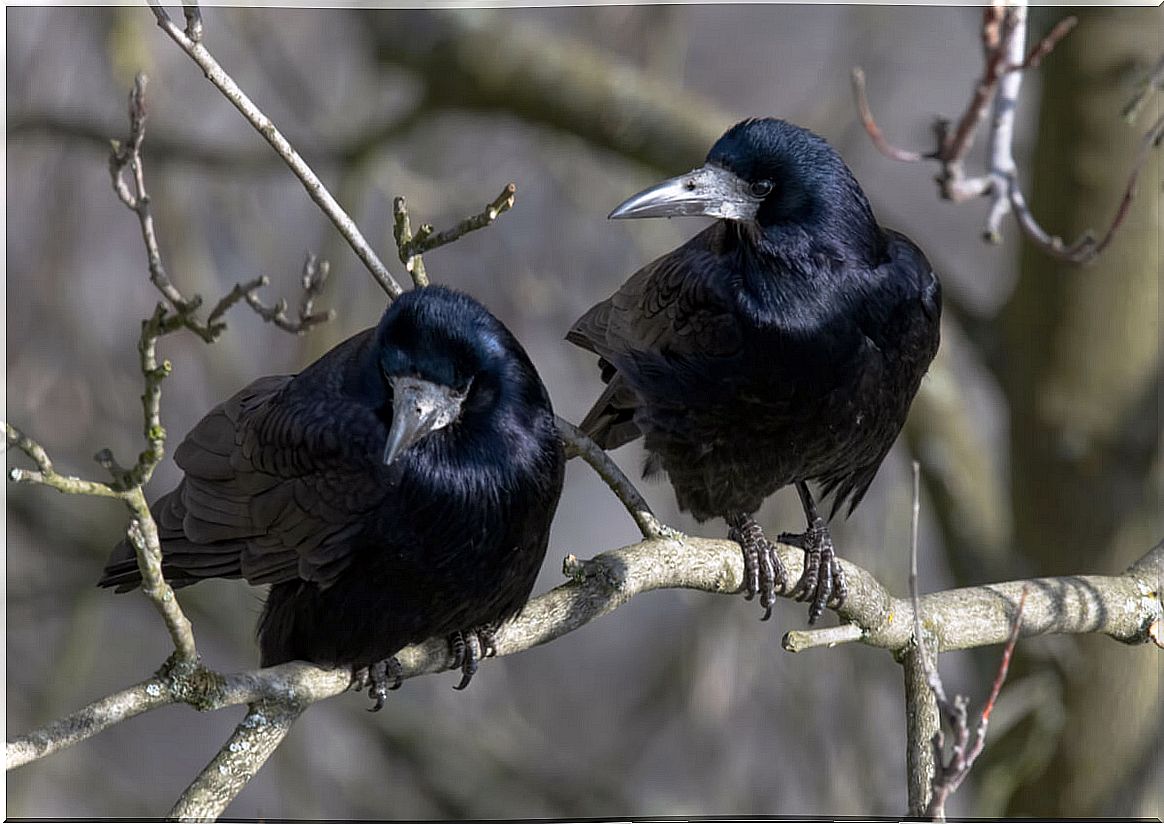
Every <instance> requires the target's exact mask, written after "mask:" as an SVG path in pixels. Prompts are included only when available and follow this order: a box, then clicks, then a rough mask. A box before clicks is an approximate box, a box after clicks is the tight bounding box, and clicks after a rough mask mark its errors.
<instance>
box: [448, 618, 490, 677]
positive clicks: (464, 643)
mask: <svg viewBox="0 0 1164 824" xmlns="http://www.w3.org/2000/svg"><path fill="white" fill-rule="evenodd" d="M496 632H497V627H495V626H481V627H475V628H473V629H470V630H464V631H461V630H458V631H457V632H454V633H453V634H452V635H450V636H449V652H450V653H451V654H452V656H453V663H452V665H451V669H459V670H460V671H461V683H459V684H457V686H455V687H453V689H457V690H463V689H464V688H465V687H467V686H469V682H470V681H472V680H473V676H474V675H476V673H477V666H478V665H479V664H480V662H481V659H482V658H488V657H489V656H490V655H496V654H497V647H496V644H495V639H494V634H495V633H496Z"/></svg>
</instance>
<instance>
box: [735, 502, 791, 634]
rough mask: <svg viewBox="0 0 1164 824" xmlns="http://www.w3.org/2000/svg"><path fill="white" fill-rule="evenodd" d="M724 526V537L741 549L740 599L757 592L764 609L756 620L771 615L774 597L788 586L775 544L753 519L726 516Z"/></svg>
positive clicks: (762, 619) (763, 619)
mask: <svg viewBox="0 0 1164 824" xmlns="http://www.w3.org/2000/svg"><path fill="white" fill-rule="evenodd" d="M728 526H729V527H730V529H729V531H728V538H729V539H730V540H732V541H735V542H736V543H737V544H739V545H740V548H741V549H743V551H744V588H745V592H744V598H746V599H747V600H749V601H750V600H752V599H753V598H755V597H756V596H757V595H759V596H760V606H762V607H763V608H764V615H763V617H762V618H761V619H760V620H761V621H767V620H768V619H769V618H771V617H772V605H773V604H774V603H775V602H776V596H777V595H782V594H784V591H785V589H787V587H788V573H787V572H785V570H784V564H782V563H781V562H780V557H779V556H778V555H777V554H776V547H775V545H774V544H773V543H772V542H771V541H769V540H768V539H767V538H766V537H765V536H764V530H763V529H761V527H760V525H759V524H758V523H756V519H755V518H753V517H752V516H751V515H735V516H732V517H730V518H728ZM777 587H779V591H777Z"/></svg>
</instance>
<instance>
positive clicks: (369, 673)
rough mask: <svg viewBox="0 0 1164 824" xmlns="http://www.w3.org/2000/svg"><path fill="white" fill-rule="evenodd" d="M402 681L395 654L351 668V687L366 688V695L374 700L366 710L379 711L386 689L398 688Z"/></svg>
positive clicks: (360, 690)
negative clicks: (373, 703) (367, 664)
mask: <svg viewBox="0 0 1164 824" xmlns="http://www.w3.org/2000/svg"><path fill="white" fill-rule="evenodd" d="M403 683H404V669H403V668H402V667H401V666H400V662H399V661H397V660H396V657H395V656H393V657H391V658H385V659H384V660H383V661H377V662H376V663H374V664H371V665H370V666H367V667H359V668H356V669H353V670H352V687H351V688H352V689H354V690H355V691H356V692H363V691H364V690H367V691H368V697H369V698H371V699H373V700H375V702H376V704H375V706H372V707H369V708H368V712H379V711H380V709H381V708H382V707H383V706H384V699H386V698H387V697H388V690H398V689H400V685H401V684H403Z"/></svg>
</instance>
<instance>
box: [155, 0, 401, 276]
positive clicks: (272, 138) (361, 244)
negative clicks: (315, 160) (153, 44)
mask: <svg viewBox="0 0 1164 824" xmlns="http://www.w3.org/2000/svg"><path fill="white" fill-rule="evenodd" d="M195 5H196V4H193V3H191V4H190V5H188V6H186V8H187V9H189V8H191V7H194V6H195ZM150 8H151V9H152V10H153V12H154V16H155V17H156V18H157V22H158V26H160V27H161V29H162V31H164V32H165V33H166V34H167V35H169V37H170V39H171V40H173V41H174V42H175V43H177V44H178V46H179V47H180V48H181V49H182V51H184V52H186V54H187V55H189V56H190V59H191V60H193V61H194V62H195V63H197V64H198V66H199V68H201V69H202V71H203V73H204V74H205V75H206V79H207V80H209V81H210V82H211V83H212V84H213V85H214V87H215V88H217V89H218V90H219V91H220V92H222V94H223V95H224V96H225V97H226V99H227V100H229V101H230V102H231V103H232V104H233V105H234V107H235V108H236V109H238V110H239V112H240V113H241V114H242V116H243V117H245V118H246V120H247V122H248V123H250V124H251V125H252V126H253V127H254V128H255V129H256V130H257V131H258V132H259V134H261V135H262V136H263V138H264V139H265V140H266V141H267V142H268V143H269V144H271V148H273V149H274V150H275V152H276V153H277V154H278V155H279V157H281V158H283V160H284V162H286V164H287V165H288V167H290V169H291V171H292V172H294V173H295V176H296V177H298V178H299V180H300V182H301V183H302V184H303V186H304V188H305V189H306V190H307V194H308V195H309V196H310V197H311V199H312V200H314V201H315V202H316V204H317V205H318V206H319V208H320V209H322V210H323V213H324V214H325V215H327V216H328V218H329V219H330V220H331V222H332V223H333V224H334V225H335V227H336V229H338V230H339V233H340V234H341V235H343V237H344V239H345V240H346V241H347V242H348V245H350V246H351V247H352V250H353V251H354V252H355V253H356V255H357V257H359V258H360V260H361V261H363V263H364V266H365V267H367V269H368V271H369V272H370V273H371V275H372V277H373V279H375V281H376V282H377V283H378V284H379V285H380V288H381V289H383V290H384V292H385V293H386V294H387V295H388V297H390V298H395V297H397V296H399V295H400V294H401V292H402V291H403V290H402V289H401V286H400V284H399V283H397V282H396V279H395V278H393V277H392V274H391V273H390V272H389V271H388V269H387V268H386V267H385V266H384V264H383V263H382V262H381V261H380V258H379V257H378V256H377V255H376V253H375V251H373V249H372V247H371V246H370V245H369V244H368V241H367V240H365V239H364V236H363V234H362V233H361V232H360V230H359V228H358V227H357V226H356V224H355V221H353V220H352V219H351V217H349V216H348V214H347V212H345V211H344V210H343V207H341V206H340V205H339V203H338V202H337V201H336V199H335V198H334V197H332V195H331V192H329V191H328V190H327V187H325V186H324V185H323V182H322V181H321V180H320V179H319V177H318V176H317V175H316V174H315V172H314V171H312V169H311V167H310V166H309V165H308V164H307V161H305V160H304V159H303V158H302V157H301V156H300V155H299V152H297V151H296V150H295V148H294V147H293V146H292V145H291V144H290V143H289V142H288V141H287V138H285V137H284V136H283V133H282V132H280V131H279V129H278V128H277V127H276V126H275V123H274V122H273V121H272V120H271V119H270V118H269V117H267V116H266V115H265V114H264V113H263V112H262V110H261V109H259V107H258V106H256V105H255V104H254V103H253V102H252V101H251V99H250V98H249V97H248V96H247V95H246V93H245V92H243V90H242V89H241V88H239V86H238V84H237V83H235V82H234V79H233V78H232V77H231V76H230V75H229V74H227V73H226V71H225V70H224V69H223V68H222V66H220V65H219V64H218V61H217V60H215V59H214V56H213V55H212V54H211V53H210V52H209V51H208V50H207V49H206V47H205V46H203V45H202V43H201V41H200V40H195V39H193V38H191V37H190V36H189V35H188V34H187V32H185V31H183V30H182V29H181V28H180V27H179V26H178V25H177V24H176V23H174V21H173V20H171V19H170V15H169V14H168V13H167V12H166V10H165V9H164V8H163V7H162V6H161V4H160V3H159V2H158V0H150ZM188 19H189V17H188ZM198 31H199V32H200V31H201V26H199V28H198Z"/></svg>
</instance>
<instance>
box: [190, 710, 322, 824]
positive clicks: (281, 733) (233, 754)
mask: <svg viewBox="0 0 1164 824" xmlns="http://www.w3.org/2000/svg"><path fill="white" fill-rule="evenodd" d="M306 708H307V705H306V704H303V705H299V704H288V703H284V702H281V701H257V702H255V703H253V704H251V705H250V706H249V707H248V708H247V714H246V716H245V717H244V718H243V720H242V721H241V722H240V723H239V725H238V726H237V727H236V728H235V731H234V733H232V734H231V736H230V738H228V739H227V741H226V743H225V744H223V745H222V749H220V750H219V751H218V753H217V754H216V755H215V756H214V758H212V759H211V761H210V763H209V764H207V765H206V767H205V768H204V769H203V770H202V772H200V773H199V774H198V776H197V777H196V778H195V779H194V781H193V782H192V783H191V784H190V786H189V787H187V788H186V790H185V792H183V793H182V795H181V796H180V797H179V798H178V801H177V802H176V803H175V804H174V807H173V809H171V810H170V814H169V816H168V818H170V819H172V820H175V821H212V820H214V819H216V818H217V817H218V816H220V815H222V813H223V811H224V810H226V808H227V806H228V805H229V804H230V802H231V801H233V800H234V798H235V796H237V795H238V794H239V793H240V792H242V789H243V787H245V786H246V785H247V783H248V782H249V781H250V780H251V779H252V778H254V777H255V773H257V772H258V771H259V770H260V769H261V768H262V766H263V764H265V763H267V759H268V758H270V756H271V753H273V752H274V751H275V750H276V749H277V748H278V746H279V745H280V744H281V743H283V739H284V738H286V737H287V733H289V732H291V726H292V725H293V724H294V723H295V720H296V719H297V718H298V717H299V716H300V715H301V714H302V713H303V710H305V709H306Z"/></svg>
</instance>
